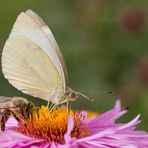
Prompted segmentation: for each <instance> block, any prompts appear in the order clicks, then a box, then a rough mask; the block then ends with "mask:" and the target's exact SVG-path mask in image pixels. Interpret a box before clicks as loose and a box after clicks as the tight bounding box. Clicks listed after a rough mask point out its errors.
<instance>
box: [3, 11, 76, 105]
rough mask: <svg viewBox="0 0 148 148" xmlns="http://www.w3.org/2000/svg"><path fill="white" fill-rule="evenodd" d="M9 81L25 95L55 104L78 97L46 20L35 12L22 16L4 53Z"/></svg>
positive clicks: (5, 69) (22, 14) (4, 68)
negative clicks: (70, 86) (72, 87)
mask: <svg viewBox="0 0 148 148" xmlns="http://www.w3.org/2000/svg"><path fill="white" fill-rule="evenodd" d="M2 71H3V74H4V76H5V78H6V79H8V81H9V82H10V83H11V84H12V85H13V86H14V87H16V88H17V89H18V90H20V91H22V92H23V93H25V94H29V95H31V96H34V97H38V98H41V99H44V100H47V101H48V102H49V101H51V102H52V103H53V104H60V103H64V102H66V101H67V100H73V99H74V98H76V97H77V94H78V93H76V92H74V91H73V90H72V89H70V88H69V87H68V78H67V68H66V65H65V62H64V59H63V56H62V54H61V52H60V49H59V47H58V45H57V43H56V41H55V39H54V36H53V34H52V32H51V31H50V29H49V28H48V26H47V25H46V24H45V23H44V21H43V20H42V19H41V18H40V17H39V16H38V15H37V14H36V13H35V12H33V11H32V10H28V11H26V12H22V13H21V14H19V16H18V18H17V20H16V22H15V24H14V26H13V29H12V31H11V33H10V36H9V38H8V40H7V41H6V44H5V46H4V49H3V52H2Z"/></svg>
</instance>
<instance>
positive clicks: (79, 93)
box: [77, 92, 94, 101]
mask: <svg viewBox="0 0 148 148" xmlns="http://www.w3.org/2000/svg"><path fill="white" fill-rule="evenodd" d="M77 94H78V95H80V96H82V97H84V98H86V99H87V100H89V101H94V99H91V98H89V97H88V96H86V95H84V94H82V93H81V92H77Z"/></svg>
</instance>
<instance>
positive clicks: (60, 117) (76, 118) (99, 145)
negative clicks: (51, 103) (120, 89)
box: [0, 101, 148, 148]
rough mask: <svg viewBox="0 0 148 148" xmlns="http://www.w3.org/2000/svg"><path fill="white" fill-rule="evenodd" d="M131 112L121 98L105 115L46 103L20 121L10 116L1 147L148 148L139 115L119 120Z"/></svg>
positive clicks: (0, 142)
mask: <svg viewBox="0 0 148 148" xmlns="http://www.w3.org/2000/svg"><path fill="white" fill-rule="evenodd" d="M125 113H127V110H122V109H121V105H120V101H117V102H116V104H115V107H114V108H113V109H111V110H109V111H108V112H105V113H104V114H102V115H99V116H98V115H95V116H92V117H90V118H87V112H80V113H78V112H76V113H75V112H73V111H70V113H69V115H68V116H67V111H66V109H63V108H57V109H55V110H53V111H52V112H49V110H48V109H45V107H41V109H40V110H39V111H36V112H34V113H33V114H32V115H30V117H29V118H28V119H26V118H24V117H20V121H18V122H17V121H16V120H15V119H14V118H9V120H8V122H7V124H6V130H5V131H4V132H1V133H0V147H1V148H49V147H51V148H79V147H80V148H90V147H91V148H148V133H146V132H144V131H137V130H135V128H136V125H137V124H139V123H140V121H139V116H140V115H138V116H137V117H135V118H134V119H133V120H131V121H130V122H128V123H115V121H116V119H118V118H119V117H121V116H122V115H123V114H125Z"/></svg>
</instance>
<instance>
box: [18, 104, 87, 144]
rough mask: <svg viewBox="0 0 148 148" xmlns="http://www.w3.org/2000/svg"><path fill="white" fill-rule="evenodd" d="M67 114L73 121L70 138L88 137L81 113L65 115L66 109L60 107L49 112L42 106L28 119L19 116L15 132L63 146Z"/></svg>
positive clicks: (71, 112)
mask: <svg viewBox="0 0 148 148" xmlns="http://www.w3.org/2000/svg"><path fill="white" fill-rule="evenodd" d="M68 114H70V115H71V116H72V118H73V120H74V126H73V129H72V131H71V136H72V137H76V138H82V137H86V136H88V135H89V131H88V128H87V127H86V125H85V124H84V122H83V121H84V118H85V117H83V115H82V114H81V113H75V112H73V111H70V112H69V113H67V109H66V108H60V107H58V108H55V109H54V110H53V111H50V110H49V109H48V108H46V107H45V106H42V107H41V108H40V109H39V110H35V111H33V112H32V114H30V115H29V117H28V118H25V117H24V116H22V115H19V121H18V128H17V129H16V130H17V131H18V132H20V133H23V134H25V135H28V136H31V137H35V138H40V139H44V140H45V141H49V142H51V141H54V142H58V143H61V144H63V143H64V134H65V133H66V131H67V123H68Z"/></svg>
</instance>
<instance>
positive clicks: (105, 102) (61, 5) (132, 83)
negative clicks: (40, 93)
mask: <svg viewBox="0 0 148 148" xmlns="http://www.w3.org/2000/svg"><path fill="white" fill-rule="evenodd" d="M147 8H148V1H147V0H141V1H139V0H124V1H123V0H118V1H117V0H92V1H90V0H75V1H69V0H60V1H59V0H40V1H39V0H21V1H20V0H13V1H10V0H5V1H0V49H1V51H2V48H3V46H4V44H5V41H6V39H7V38H8V35H9V33H10V31H11V28H12V26H13V24H14V22H15V20H16V17H17V15H18V14H19V13H20V12H21V11H25V10H27V9H32V10H34V11H35V12H36V13H38V14H39V15H40V16H41V17H43V19H44V20H45V22H46V23H47V24H48V25H49V27H50V29H51V30H52V32H53V34H54V36H55V38H56V40H57V42H58V44H59V47H60V49H61V51H62V53H63V56H64V58H65V61H66V64H67V67H68V73H69V85H70V87H71V88H73V89H74V90H77V91H81V92H82V93H84V94H86V95H87V96H89V97H91V98H94V102H89V101H87V100H85V99H82V98H79V99H78V100H77V101H76V102H74V103H72V107H73V108H75V109H83V110H90V111H97V112H100V113H102V112H104V111H106V110H108V109H110V108H111V107H113V105H114V103H115V100H116V99H118V98H120V99H121V100H122V103H123V106H124V107H129V114H128V115H125V117H124V118H122V120H123V121H129V119H132V118H133V117H135V116H136V115H137V114H139V113H141V114H142V115H141V119H142V124H141V125H140V127H139V128H140V129H146V130H148V127H147V122H148V9H147ZM108 91H112V92H113V94H107V93H106V92H108ZM0 95H6V96H15V95H20V96H24V95H23V94H22V93H21V92H19V91H17V90H16V89H15V88H13V87H12V86H11V85H10V84H9V83H8V81H7V80H5V79H4V77H3V74H2V72H0ZM25 97H27V98H30V99H33V101H34V102H35V103H36V104H42V103H44V102H40V100H38V99H34V98H31V97H29V96H25Z"/></svg>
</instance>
